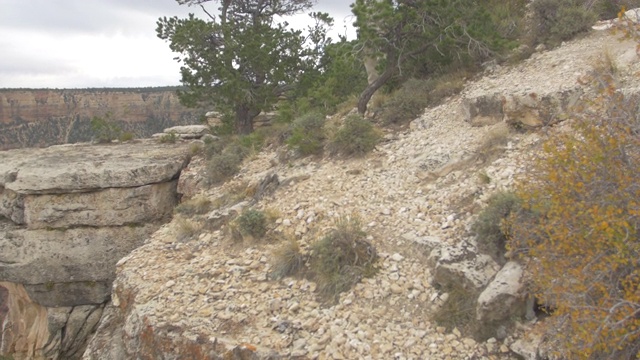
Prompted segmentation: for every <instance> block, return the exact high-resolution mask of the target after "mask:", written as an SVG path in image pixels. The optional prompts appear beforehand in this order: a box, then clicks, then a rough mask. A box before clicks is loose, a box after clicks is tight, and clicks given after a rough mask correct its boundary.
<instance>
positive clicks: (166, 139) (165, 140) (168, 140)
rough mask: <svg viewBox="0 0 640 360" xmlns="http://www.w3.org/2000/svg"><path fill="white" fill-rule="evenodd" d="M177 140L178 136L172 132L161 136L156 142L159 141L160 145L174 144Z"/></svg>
mask: <svg viewBox="0 0 640 360" xmlns="http://www.w3.org/2000/svg"><path fill="white" fill-rule="evenodd" d="M178 139H179V137H178V134H176V133H175V132H173V131H172V132H170V133H166V134H162V135H161V136H160V139H158V141H160V143H162V144H175V143H176V141H178Z"/></svg>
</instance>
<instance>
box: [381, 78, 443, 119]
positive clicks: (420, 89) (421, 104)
mask: <svg viewBox="0 0 640 360" xmlns="http://www.w3.org/2000/svg"><path fill="white" fill-rule="evenodd" d="M433 87H434V83H433V81H428V80H417V79H409V80H407V81H406V82H405V83H404V84H403V85H402V87H401V88H400V89H399V90H397V91H396V92H395V93H394V94H393V95H392V96H391V99H389V100H388V101H387V102H386V103H385V104H384V106H383V110H382V114H381V115H380V119H381V120H382V122H383V123H385V124H401V123H405V122H408V121H411V120H413V119H415V118H417V117H418V116H420V115H421V114H422V113H423V112H424V109H425V108H426V107H428V106H429V92H430V91H431V90H432V89H433Z"/></svg>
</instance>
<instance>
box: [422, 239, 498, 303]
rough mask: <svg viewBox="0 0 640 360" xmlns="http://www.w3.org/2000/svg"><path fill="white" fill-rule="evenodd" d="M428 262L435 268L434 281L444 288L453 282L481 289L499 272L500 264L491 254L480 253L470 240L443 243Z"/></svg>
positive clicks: (433, 251) (432, 252)
mask: <svg viewBox="0 0 640 360" xmlns="http://www.w3.org/2000/svg"><path fill="white" fill-rule="evenodd" d="M427 262H428V264H429V265H430V266H431V267H432V268H433V269H434V270H433V282H434V283H435V284H438V285H440V286H442V287H444V288H448V287H449V286H450V285H452V284H462V285H463V286H464V287H466V288H468V289H471V290H474V291H480V290H481V289H482V288H484V286H486V285H487V284H488V283H489V281H490V280H491V279H492V278H493V276H494V275H495V274H496V273H497V272H498V270H499V266H498V264H497V263H496V262H495V261H494V260H493V259H491V257H490V256H488V255H484V254H480V253H479V252H478V251H477V249H476V248H475V247H474V246H473V245H471V244H469V243H468V242H464V241H463V242H461V243H459V244H457V245H454V246H451V245H443V246H440V247H437V248H435V249H434V250H432V251H431V253H430V254H429V257H428V259H427Z"/></svg>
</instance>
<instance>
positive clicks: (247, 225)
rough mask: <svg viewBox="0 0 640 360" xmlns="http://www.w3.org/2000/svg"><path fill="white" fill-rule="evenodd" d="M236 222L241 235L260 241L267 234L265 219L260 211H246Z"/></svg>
mask: <svg viewBox="0 0 640 360" xmlns="http://www.w3.org/2000/svg"><path fill="white" fill-rule="evenodd" d="M236 221H237V223H238V226H239V228H240V232H242V234H246V235H251V236H252V237H253V238H255V239H260V238H262V237H263V236H264V235H265V234H266V233H267V217H266V216H265V215H264V213H263V212H262V211H260V210H255V209H250V210H247V211H245V212H243V213H242V215H240V216H239V217H238V219H237V220H236Z"/></svg>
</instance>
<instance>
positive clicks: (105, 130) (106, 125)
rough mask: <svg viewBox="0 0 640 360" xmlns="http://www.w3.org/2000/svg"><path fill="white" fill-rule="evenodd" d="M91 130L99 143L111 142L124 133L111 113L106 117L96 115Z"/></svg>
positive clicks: (92, 120)
mask: <svg viewBox="0 0 640 360" xmlns="http://www.w3.org/2000/svg"><path fill="white" fill-rule="evenodd" d="M91 131H92V132H93V138H94V140H95V141H97V142H98V143H110V142H112V141H114V140H117V139H119V138H120V136H121V135H122V129H121V128H120V126H119V125H118V124H116V123H115V122H113V116H112V115H111V113H107V114H106V115H105V116H104V117H99V116H94V117H93V118H92V119H91Z"/></svg>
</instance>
